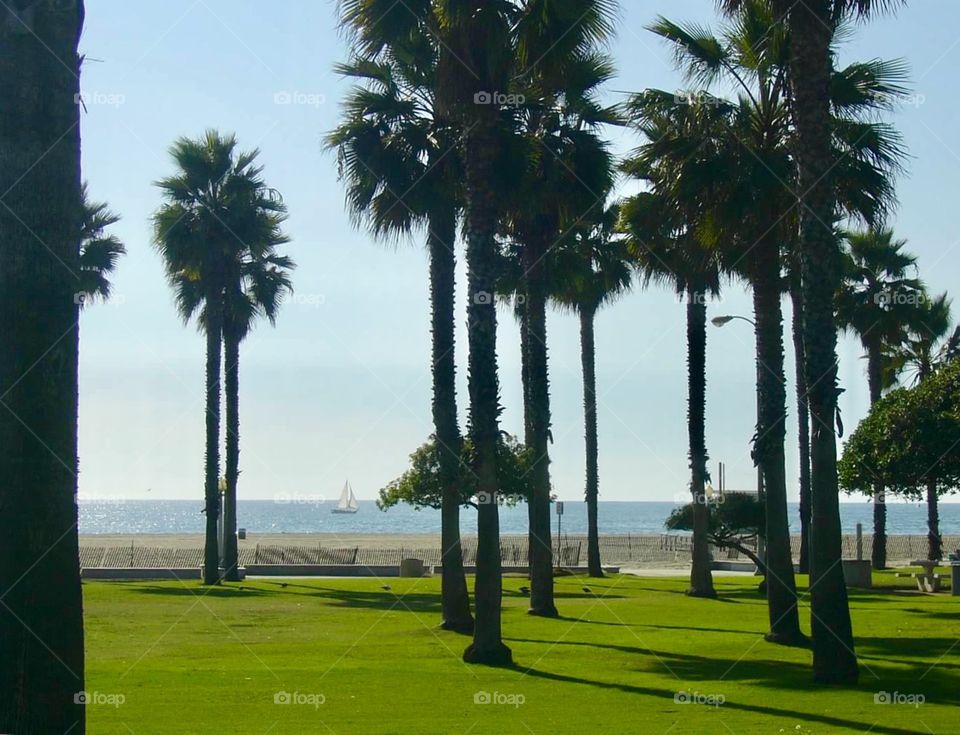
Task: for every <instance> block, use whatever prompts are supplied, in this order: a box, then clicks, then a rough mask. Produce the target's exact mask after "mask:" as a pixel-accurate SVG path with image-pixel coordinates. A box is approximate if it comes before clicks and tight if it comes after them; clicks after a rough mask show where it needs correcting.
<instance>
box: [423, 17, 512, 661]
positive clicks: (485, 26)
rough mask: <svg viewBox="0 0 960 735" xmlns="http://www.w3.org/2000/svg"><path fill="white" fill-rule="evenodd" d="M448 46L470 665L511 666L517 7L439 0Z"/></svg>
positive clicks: (443, 77) (445, 88)
mask: <svg viewBox="0 0 960 735" xmlns="http://www.w3.org/2000/svg"><path fill="white" fill-rule="evenodd" d="M434 10H435V11H436V13H437V18H438V20H439V34H440V37H441V39H442V41H443V42H442V43H441V46H442V50H441V52H440V55H439V59H438V67H437V103H438V109H439V111H440V113H441V115H443V116H444V117H445V118H447V119H451V120H453V121H455V122H456V123H457V124H458V125H460V126H462V128H463V130H464V131H465V132H464V136H463V144H462V151H463V163H464V187H465V193H464V202H465V207H466V216H465V231H466V240H467V313H468V324H469V335H468V342H469V370H468V372H469V387H470V439H471V441H472V443H473V446H474V451H475V454H476V459H475V471H476V474H477V489H478V492H479V493H480V496H481V497H483V498H486V499H488V500H489V501H490V502H485V503H481V504H480V506H479V508H478V510H477V575H476V587H475V602H476V624H475V626H474V633H473V642H472V644H471V645H470V646H469V647H468V648H467V649H466V651H465V652H464V660H465V661H467V662H469V663H485V664H500V665H502V664H508V663H510V662H511V661H512V653H511V651H510V648H509V647H508V646H506V645H505V644H504V643H503V638H502V633H501V616H500V604H501V596H502V589H501V581H502V570H501V562H500V519H499V513H498V508H497V498H498V492H499V489H500V480H499V477H498V468H497V446H498V440H499V435H500V429H499V414H500V385H499V378H498V374H497V312H496V305H495V303H494V301H495V300H494V297H493V295H494V292H495V289H496V281H497V272H496V271H497V242H496V234H497V227H498V223H499V220H500V211H499V206H498V196H497V189H496V186H495V182H496V180H497V173H496V171H495V164H496V161H497V157H498V139H499V137H500V132H499V130H500V128H501V121H502V117H501V114H500V113H501V111H500V109H498V107H497V106H496V105H494V104H486V103H487V102H491V101H492V100H491V98H490V97H489V96H488V95H490V94H491V93H493V92H505V91H507V88H508V81H509V77H510V73H511V66H512V61H513V59H514V51H513V39H512V35H511V27H512V24H513V21H514V19H515V12H514V11H515V7H514V5H513V3H512V2H508V1H506V0H436V2H435V4H434Z"/></svg>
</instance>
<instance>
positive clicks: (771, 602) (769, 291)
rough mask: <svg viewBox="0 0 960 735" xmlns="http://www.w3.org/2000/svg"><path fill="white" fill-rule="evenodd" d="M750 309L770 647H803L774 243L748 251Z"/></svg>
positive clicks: (756, 456) (777, 255)
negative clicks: (751, 268) (792, 538)
mask: <svg viewBox="0 0 960 735" xmlns="http://www.w3.org/2000/svg"><path fill="white" fill-rule="evenodd" d="M753 255H754V269H755V270H754V278H753V308H754V318H755V319H756V323H757V326H756V337H757V363H758V365H757V381H758V384H757V395H758V397H759V401H760V406H759V416H758V423H757V436H756V440H755V443H754V450H753V451H754V459H755V460H756V462H757V465H758V466H759V467H760V469H761V470H762V472H763V487H764V505H765V508H766V531H767V577H766V579H767V609H768V611H769V615H770V632H769V633H768V634H767V636H766V638H767V640H768V641H771V642H774V643H783V644H787V645H796V644H799V643H804V642H806V636H804V635H803V633H801V631H800V615H799V613H798V611H797V587H796V582H795V580H794V575H793V556H792V554H791V552H790V522H789V519H788V516H787V478H786V460H785V457H784V444H785V442H786V419H787V391H786V388H785V387H784V386H785V382H786V381H785V378H784V369H783V316H782V310H781V305H780V251H779V244H778V243H777V242H776V240H773V239H772V238H770V237H767V238H765V239H764V240H763V241H761V242H759V243H758V244H757V245H756V246H755V248H754V252H753Z"/></svg>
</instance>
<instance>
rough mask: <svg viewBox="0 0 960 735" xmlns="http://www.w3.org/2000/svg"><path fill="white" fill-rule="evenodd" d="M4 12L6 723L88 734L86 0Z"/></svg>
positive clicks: (0, 66)
mask: <svg viewBox="0 0 960 735" xmlns="http://www.w3.org/2000/svg"><path fill="white" fill-rule="evenodd" d="M2 15H3V22H0V49H3V52H2V53H0V94H2V95H3V99H4V100H5V101H6V102H5V103H4V106H3V110H2V112H0V160H2V161H3V164H2V165H0V191H2V192H3V195H2V206H0V261H2V263H3V267H2V268H0V331H2V334H3V347H2V349H0V396H2V398H0V401H2V405H3V408H2V410H0V477H2V478H3V481H2V483H0V507H2V508H3V512H2V513H0V538H2V539H3V553H2V554H0V589H2V590H3V592H2V597H3V604H2V605H0V661H2V662H3V665H2V666H0V692H2V699H0V731H2V732H10V733H13V732H17V733H21V732H22V733H28V732H29V733H52V732H57V733H63V732H71V733H77V734H79V735H82V733H84V732H85V731H86V725H85V722H86V719H85V708H84V706H83V705H82V704H80V703H79V702H78V701H77V699H76V692H78V691H82V690H83V689H84V678H83V677H84V673H83V672H84V645H83V641H84V636H83V601H82V594H81V587H80V564H79V554H78V537H77V505H76V493H77V355H78V347H79V342H78V339H79V336H78V330H77V324H78V316H79V312H78V307H77V301H78V300H79V299H77V298H76V294H77V293H78V292H79V291H80V290H81V287H82V282H81V280H80V278H81V277H80V260H79V250H80V232H81V220H82V207H81V203H82V198H81V175H80V117H79V109H78V106H77V104H76V102H75V100H76V95H78V94H79V93H80V83H79V74H80V57H79V55H78V52H77V43H78V40H79V38H80V34H81V30H82V26H83V3H82V2H72V3H51V2H43V3H28V2H23V1H22V0H17V1H15V2H13V3H12V4H10V3H7V4H6V5H5V6H4V8H3V11H2ZM14 101H15V102H14Z"/></svg>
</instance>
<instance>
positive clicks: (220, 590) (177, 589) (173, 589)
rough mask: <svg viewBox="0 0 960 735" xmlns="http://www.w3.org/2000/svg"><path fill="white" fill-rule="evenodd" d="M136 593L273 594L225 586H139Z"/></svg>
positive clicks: (178, 594)
mask: <svg viewBox="0 0 960 735" xmlns="http://www.w3.org/2000/svg"><path fill="white" fill-rule="evenodd" d="M136 591H137V592H138V593H140V592H142V593H143V594H145V595H163V596H169V597H206V598H210V599H217V598H223V597H261V596H264V595H270V594H272V593H271V591H270V590H261V589H257V588H256V587H228V586H225V585H210V586H207V585H200V584H194V585H188V586H181V585H137V587H136Z"/></svg>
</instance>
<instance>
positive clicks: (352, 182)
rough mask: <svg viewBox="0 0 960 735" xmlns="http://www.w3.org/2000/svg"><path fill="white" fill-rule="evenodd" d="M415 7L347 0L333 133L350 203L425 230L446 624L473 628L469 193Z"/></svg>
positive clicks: (375, 225)
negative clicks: (468, 485) (461, 358)
mask: <svg viewBox="0 0 960 735" xmlns="http://www.w3.org/2000/svg"><path fill="white" fill-rule="evenodd" d="M427 5H429V4H427ZM415 10H418V11H419V12H421V13H423V14H422V15H420V16H413V18H412V19H411V18H404V19H403V21H404V22H402V23H387V22H382V21H383V20H384V16H383V13H384V11H385V9H384V8H381V7H379V6H377V5H376V4H375V3H343V5H342V11H343V23H344V26H345V27H346V28H347V29H348V31H349V32H350V33H351V34H352V35H353V39H354V41H355V48H356V51H357V54H358V55H357V56H356V57H355V58H354V59H353V60H352V61H351V62H350V63H348V64H343V65H340V66H338V67H337V70H338V71H339V72H340V73H341V74H342V75H344V76H346V77H348V78H354V79H357V80H359V81H360V85H359V86H357V87H355V88H354V89H353V90H352V91H351V93H350V94H349V96H348V97H347V100H346V102H345V104H344V109H345V114H344V118H345V119H344V121H343V122H342V123H341V125H340V126H339V127H338V128H337V129H336V130H335V131H333V133H331V134H330V135H329V136H328V138H327V142H328V145H329V146H331V147H333V148H335V149H336V150H337V152H338V160H339V165H340V177H341V179H342V180H343V181H344V182H345V184H346V187H347V204H348V207H349V209H350V211H351V213H352V214H353V215H354V216H355V217H356V218H357V219H358V220H360V221H363V222H365V223H366V224H367V225H368V226H369V228H370V229H371V231H372V232H373V233H374V235H376V236H378V237H387V238H394V237H401V236H408V235H410V234H411V233H412V231H413V230H414V229H417V228H422V229H425V230H426V238H427V250H428V253H429V260H430V304H431V327H432V330H431V333H432V360H431V368H432V375H433V401H432V407H433V423H434V432H435V437H436V441H437V444H438V446H439V447H440V455H439V456H440V465H441V467H440V469H441V474H442V476H443V478H444V488H445V490H444V494H443V498H442V500H441V511H440V514H441V546H442V561H443V566H442V569H443V572H442V578H441V614H442V627H443V628H445V629H447V630H456V631H460V632H465V633H468V632H471V631H472V630H473V616H472V615H471V612H470V600H469V596H468V592H467V580H466V575H465V573H464V567H463V551H462V546H461V542H460V484H461V477H462V471H463V468H462V467H461V464H460V461H461V460H460V457H461V454H462V445H463V438H462V436H461V433H460V426H459V422H458V420H457V396H456V364H455V355H454V347H455V329H454V325H455V309H454V299H455V271H456V249H455V245H456V235H457V221H458V219H459V217H460V214H461V210H462V197H463V191H462V186H461V185H460V181H461V180H462V163H461V156H460V151H459V148H458V146H459V142H460V140H459V134H460V133H459V130H458V129H457V128H456V127H455V126H454V125H451V124H450V123H449V122H448V121H447V120H445V119H444V118H443V117H442V116H441V115H440V114H439V111H438V109H437V105H436V84H437V78H436V71H437V69H436V67H437V62H438V58H439V52H440V48H441V47H440V46H439V44H438V42H437V37H438V36H437V28H436V20H435V18H434V17H433V16H432V15H431V14H430V13H429V12H427V11H428V10H429V7H428V6H427V7H418V8H415ZM404 12H407V11H406V9H404ZM418 17H419V21H417V18H418ZM408 21H409V22H408ZM414 21H416V22H414Z"/></svg>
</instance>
